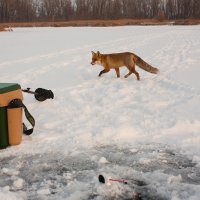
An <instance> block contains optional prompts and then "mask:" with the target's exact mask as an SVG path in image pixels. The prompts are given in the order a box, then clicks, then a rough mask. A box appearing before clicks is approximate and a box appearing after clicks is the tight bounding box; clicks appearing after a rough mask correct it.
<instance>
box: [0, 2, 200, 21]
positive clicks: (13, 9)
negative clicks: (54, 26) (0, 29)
mask: <svg viewBox="0 0 200 200" xmlns="http://www.w3.org/2000/svg"><path fill="white" fill-rule="evenodd" d="M152 18H160V19H168V20H175V19H187V18H198V19H199V18H200V0H0V22H33V21H59V20H91V19H152Z"/></svg>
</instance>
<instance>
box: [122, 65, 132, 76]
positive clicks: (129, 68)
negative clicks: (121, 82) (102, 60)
mask: <svg viewBox="0 0 200 200" xmlns="http://www.w3.org/2000/svg"><path fill="white" fill-rule="evenodd" d="M126 67H127V68H128V70H129V73H128V74H126V75H125V76H124V78H128V77H129V76H130V75H131V74H132V73H133V68H132V67H131V66H126Z"/></svg>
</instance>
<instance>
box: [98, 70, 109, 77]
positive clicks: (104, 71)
mask: <svg viewBox="0 0 200 200" xmlns="http://www.w3.org/2000/svg"><path fill="white" fill-rule="evenodd" d="M109 71H110V70H109V69H104V70H102V71H100V73H99V76H101V75H102V74H104V73H107V72H109Z"/></svg>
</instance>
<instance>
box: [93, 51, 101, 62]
mask: <svg viewBox="0 0 200 200" xmlns="http://www.w3.org/2000/svg"><path fill="white" fill-rule="evenodd" d="M95 64H99V65H100V64H101V54H100V52H99V51H97V53H95V52H94V51H92V62H91V65H95Z"/></svg>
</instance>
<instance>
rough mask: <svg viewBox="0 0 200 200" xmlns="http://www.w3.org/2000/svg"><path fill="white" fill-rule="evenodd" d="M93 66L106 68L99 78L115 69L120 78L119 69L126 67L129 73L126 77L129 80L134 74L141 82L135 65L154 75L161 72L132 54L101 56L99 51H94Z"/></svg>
mask: <svg viewBox="0 0 200 200" xmlns="http://www.w3.org/2000/svg"><path fill="white" fill-rule="evenodd" d="M91 64H92V65H95V64H100V65H102V66H103V67H104V70H102V71H101V72H100V73H99V76H101V75H102V74H104V73H107V72H109V71H110V69H115V71H116V74H117V77H118V78H119V77H120V71H119V68H120V67H122V66H126V67H127V68H128V70H129V72H128V74H126V75H125V76H124V77H125V78H127V77H128V76H130V75H131V74H132V73H134V74H135V75H136V77H137V80H140V75H139V73H138V72H137V71H136V70H135V65H138V66H139V67H140V68H142V69H143V70H145V71H147V72H150V73H153V74H157V73H158V72H159V70H158V69H157V68H155V67H152V66H151V65H149V64H148V63H146V62H145V61H144V60H142V59H141V58H140V57H139V56H137V55H135V54H134V53H130V52H123V53H112V54H101V53H100V52H99V51H97V53H95V52H93V51H92V62H91Z"/></svg>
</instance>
